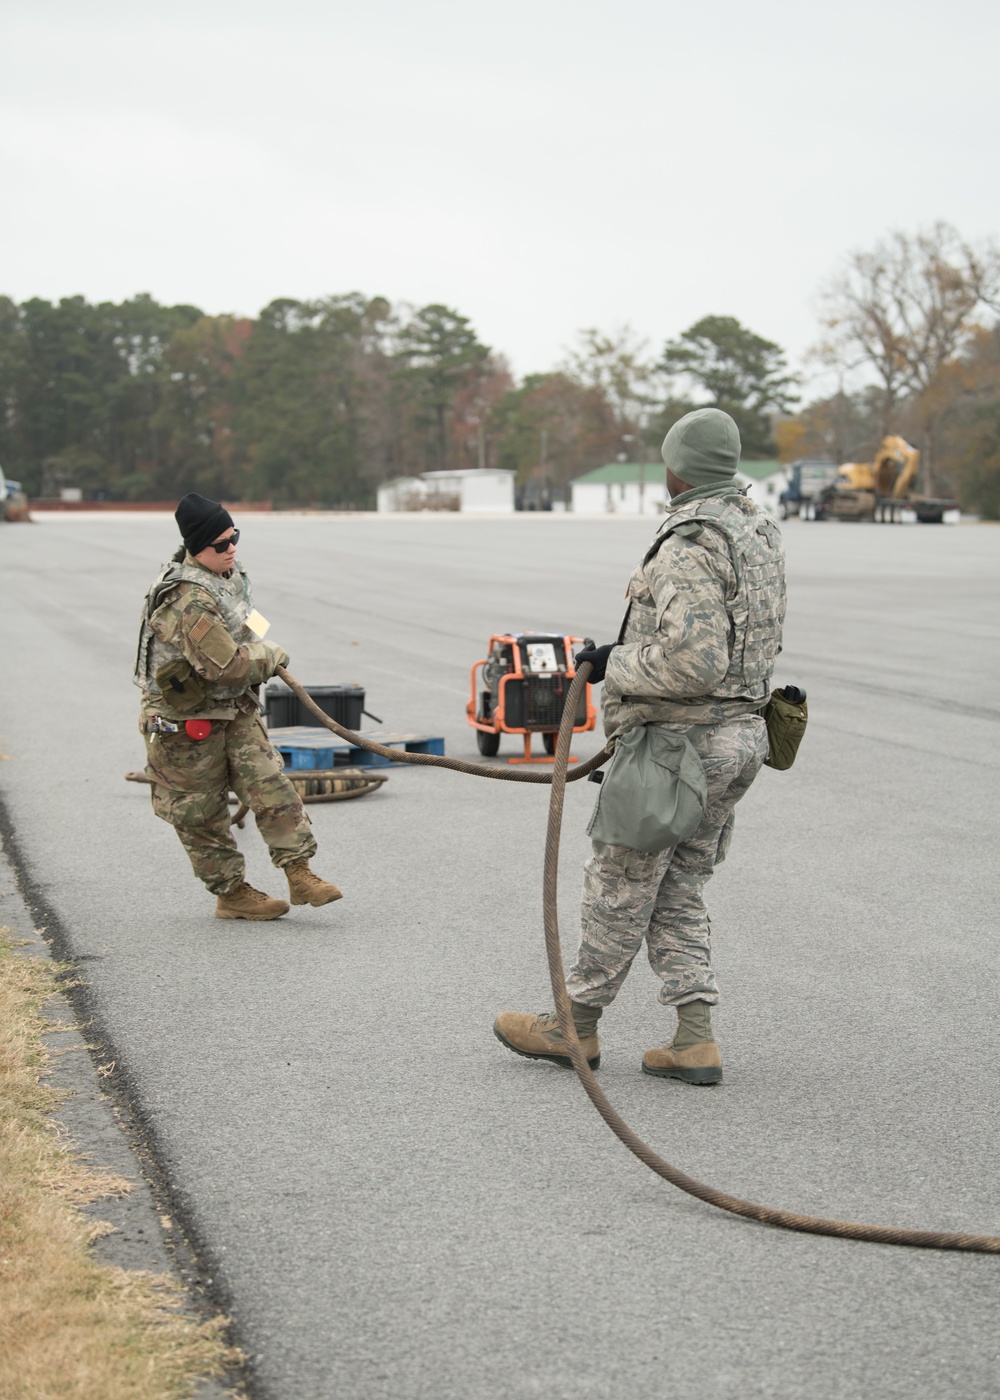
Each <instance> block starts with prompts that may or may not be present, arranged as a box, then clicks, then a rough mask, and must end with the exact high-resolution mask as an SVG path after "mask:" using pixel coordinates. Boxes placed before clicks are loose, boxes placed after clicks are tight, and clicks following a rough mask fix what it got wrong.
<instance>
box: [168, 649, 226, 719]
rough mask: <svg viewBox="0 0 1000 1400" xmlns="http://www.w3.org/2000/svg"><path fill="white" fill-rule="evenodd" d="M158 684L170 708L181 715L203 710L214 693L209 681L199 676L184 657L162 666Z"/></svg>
mask: <svg viewBox="0 0 1000 1400" xmlns="http://www.w3.org/2000/svg"><path fill="white" fill-rule="evenodd" d="M156 684H157V685H158V686H159V688H160V692H161V694H162V695H163V697H164V699H165V700H166V701H167V704H168V705H169V706H170V708H171V709H172V710H177V711H179V712H180V713H181V714H184V713H185V711H188V710H198V709H201V708H203V707H204V704H205V701H206V700H207V699H208V697H209V695H210V694H211V693H212V687H211V686H210V685H209V683H208V681H206V680H205V679H204V678H203V677H202V676H199V675H198V672H197V671H196V670H194V668H193V667H192V666H191V665H190V664H189V663H188V662H187V661H185V660H184V658H183V657H177V658H176V659H175V660H174V661H168V662H167V663H166V664H165V665H163V666H161V667H160V669H159V670H158V671H157V673H156Z"/></svg>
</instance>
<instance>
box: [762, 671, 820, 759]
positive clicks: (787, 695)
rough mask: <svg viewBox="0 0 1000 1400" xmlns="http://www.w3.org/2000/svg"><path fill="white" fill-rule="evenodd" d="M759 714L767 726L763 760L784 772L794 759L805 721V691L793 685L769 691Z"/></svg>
mask: <svg viewBox="0 0 1000 1400" xmlns="http://www.w3.org/2000/svg"><path fill="white" fill-rule="evenodd" d="M761 714H762V715H763V716H764V723H765V724H766V725H767V746H768V754H767V758H765V760H764V762H765V763H766V764H767V766H768V768H776V769H777V770H778V771H779V772H784V770H785V769H786V768H791V766H792V764H793V763H794V762H795V755H796V754H797V753H798V751H799V745H800V744H801V743H802V736H803V735H804V734H805V732H806V725H807V724H808V722H809V709H808V707H807V705H806V693H805V691H804V690H802V689H801V687H799V686H797V685H786V686H785V687H784V688H783V689H781V690H772V691H771V698H770V699H769V700H768V702H767V704H766V705H765V706H764V708H763V710H762V711H761Z"/></svg>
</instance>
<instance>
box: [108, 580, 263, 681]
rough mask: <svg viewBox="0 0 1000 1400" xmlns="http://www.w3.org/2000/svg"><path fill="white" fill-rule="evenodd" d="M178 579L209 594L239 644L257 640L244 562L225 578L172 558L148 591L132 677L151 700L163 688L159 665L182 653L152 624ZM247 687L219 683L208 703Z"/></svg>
mask: <svg viewBox="0 0 1000 1400" xmlns="http://www.w3.org/2000/svg"><path fill="white" fill-rule="evenodd" d="M179 583H193V584H196V585H197V586H198V587H199V588H201V589H203V590H204V591H205V592H206V593H208V594H209V595H210V597H211V599H212V602H213V603H214V604H215V606H216V607H217V608H218V610H219V612H220V613H221V614H222V620H223V622H224V623H225V625H226V631H227V632H228V633H229V635H230V636H231V637H232V639H233V641H234V642H235V643H236V645H237V646H242V645H243V644H244V643H245V642H251V641H255V640H256V638H255V637H254V634H253V633H252V632H251V631H250V630H249V628H248V627H247V626H246V625H245V624H246V620H247V618H248V617H249V616H250V613H251V612H252V611H253V598H252V597H251V594H250V580H249V578H247V575H246V573H245V571H244V569H243V567H242V565H241V564H239V563H235V564H234V565H233V568H232V570H231V572H230V575H229V577H228V578H225V577H224V576H223V575H222V574H213V573H212V572H211V570H210V569H202V568H200V567H199V566H198V565H195V564H188V563H187V562H183V563H177V562H176V561H175V560H171V562H170V563H169V564H168V565H167V566H166V568H165V569H164V570H163V572H162V573H161V574H160V576H159V578H158V579H157V580H156V582H155V583H154V584H153V585H152V587H151V588H150V589H149V592H148V593H147V594H146V600H145V602H144V604H143V609H142V618H141V626H140V631H139V646H138V650H137V653H136V658H135V672H134V674H133V677H132V679H133V681H134V682H135V684H136V685H137V686H139V687H140V689H141V690H142V692H143V694H144V695H145V697H146V698H147V699H149V700H154V701H155V700H159V699H160V698H161V694H162V692H161V691H160V689H159V687H158V686H157V684H156V673H157V672H158V671H159V669H160V667H161V666H164V665H166V664H167V662H169V661H175V660H177V658H178V657H182V656H183V653H182V652H181V650H180V648H179V647H175V646H173V645H172V644H171V643H169V642H164V641H161V639H160V638H159V637H158V636H157V635H156V633H155V632H154V631H153V629H152V627H151V626H150V619H151V618H152V616H153V614H154V613H155V612H156V610H157V608H159V607H160V606H161V604H162V603H163V602H164V601H165V599H166V597H167V595H168V594H169V593H170V592H171V591H172V590H173V589H175V588H176V587H177V585H178V584H179ZM246 689H247V687H246V685H237V686H228V687H227V686H219V687H218V688H217V689H215V690H213V691H212V693H211V695H210V696H209V697H208V700H207V702H206V703H208V704H213V705H215V704H224V703H225V702H226V701H229V700H235V699H236V698H237V697H238V696H240V695H243V694H244V693H245V691H246Z"/></svg>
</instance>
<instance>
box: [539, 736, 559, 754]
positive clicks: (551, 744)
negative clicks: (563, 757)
mask: <svg viewBox="0 0 1000 1400" xmlns="http://www.w3.org/2000/svg"><path fill="white" fill-rule="evenodd" d="M558 738H559V735H558V734H550V733H549V732H548V731H546V732H545V733H544V734H543V735H542V748H543V749H544V750H545V752H546V753H555V751H556V740H557V739H558Z"/></svg>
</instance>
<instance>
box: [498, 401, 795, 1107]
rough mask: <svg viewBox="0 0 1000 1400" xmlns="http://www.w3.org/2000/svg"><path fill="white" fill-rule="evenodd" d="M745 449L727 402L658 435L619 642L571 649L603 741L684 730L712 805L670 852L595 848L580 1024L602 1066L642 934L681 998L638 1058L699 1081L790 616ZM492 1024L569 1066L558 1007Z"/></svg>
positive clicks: (517, 1043)
mask: <svg viewBox="0 0 1000 1400" xmlns="http://www.w3.org/2000/svg"><path fill="white" fill-rule="evenodd" d="M739 452H740V442H739V432H738V430H737V427H736V424H735V423H734V422H733V420H732V418H730V417H729V415H728V414H726V413H722V412H721V411H720V410H718V409H712V408H707V409H698V410H697V411H696V412H694V413H689V414H687V415H685V417H683V418H681V419H680V421H679V422H677V423H675V424H674V426H673V427H672V428H671V430H670V432H669V433H668V434H667V436H666V439H665V441H664V443H663V459H664V462H665V463H666V466H667V487H668V490H669V492H670V498H671V499H670V506H669V509H668V511H667V515H666V519H665V520H664V522H663V524H662V525H661V527H660V529H659V531H658V532H657V535H656V538H655V539H654V541H653V545H652V547H651V548H650V549H649V550H648V551H647V553H646V555H645V557H644V559H643V561H642V563H641V564H640V565H639V566H638V568H636V570H635V572H634V573H633V574H632V577H631V580H630V582H629V588H628V598H629V607H628V612H627V613H626V616H625V621H624V623H623V624H622V631H621V634H620V637H619V641H618V642H613V643H611V644H610V645H608V646H603V647H597V648H594V649H593V650H591V651H585V652H581V653H580V654H579V655H578V656H577V658H576V660H577V664H579V663H581V662H583V661H590V662H591V663H592V665H593V668H594V670H593V674H592V675H591V680H592V681H599V680H602V679H603V681H604V696H603V704H602V714H603V720H604V729H605V733H606V734H607V736H608V738H609V739H614V738H615V736H616V735H620V734H623V733H624V732H625V731H626V730H628V729H632V728H633V727H634V726H636V725H644V724H656V725H660V726H662V727H664V728H666V729H671V730H675V731H678V732H681V733H685V734H687V735H688V737H689V738H690V740H691V742H692V744H693V745H694V748H695V749H696V751H697V753H698V755H699V757H700V759H701V763H702V766H703V769H704V772H705V778H706V785H707V797H708V800H707V805H706V808H705V813H704V817H703V818H702V821H701V824H700V826H699V827H698V829H697V830H696V831H695V833H694V835H692V836H690V837H688V838H687V839H686V840H684V841H681V842H680V843H679V844H678V845H676V846H672V847H670V848H668V849H667V850H663V851H654V852H646V851H638V850H632V849H630V848H629V847H627V846H612V845H606V844H603V843H601V842H599V841H595V842H594V843H593V852H592V854H591V856H590V859H589V860H588V861H587V863H586V866H585V873H584V885H583V907H582V933H581V939H580V947H579V950H578V952H577V955H576V961H575V962H574V964H573V967H572V968H571V969H570V973H569V976H568V978H567V986H568V989H569V994H570V999H571V1009H572V1013H573V1021H574V1025H575V1026H576V1029H577V1033H578V1034H579V1036H580V1040H581V1044H582V1046H583V1049H584V1053H585V1054H586V1055H587V1057H588V1060H589V1061H590V1064H591V1066H592V1067H596V1066H597V1065H598V1064H599V1063H600V1045H599V1042H598V1037H597V1022H598V1019H599V1018H600V1016H601V1014H602V1012H603V1009H604V1008H605V1007H606V1006H609V1005H610V1004H611V1002H612V1001H613V1000H614V998H615V996H616V995H617V993H618V990H619V988H620V987H621V985H622V983H623V982H624V980H625V977H626V975H627V973H628V970H629V968H630V967H631V965H632V960H633V959H634V957H635V955H636V953H637V952H638V951H639V949H640V948H641V947H642V945H643V943H645V944H646V953H647V956H648V958H649V962H650V966H651V967H652V969H653V971H654V972H655V973H656V974H657V976H658V977H659V978H660V980H661V983H662V986H661V989H660V1001H661V1002H662V1003H663V1005H664V1006H672V1007H676V1008H677V1013H678V1026H677V1031H676V1033H675V1035H674V1037H673V1039H672V1041H671V1042H670V1044H669V1045H666V1046H660V1047H657V1048H655V1049H652V1050H648V1051H647V1052H646V1054H645V1055H644V1056H643V1061H642V1068H643V1070H644V1071H645V1072H646V1073H647V1074H653V1075H657V1076H661V1077H665V1078H676V1079H682V1080H685V1081H687V1082H688V1083H694V1084H713V1083H717V1082H718V1081H719V1080H720V1079H721V1078H722V1058H721V1055H720V1053H719V1047H718V1045H717V1043H716V1041H715V1037H714V1034H713V1032H712V1023H711V1012H710V1007H711V1006H713V1005H714V1004H715V1003H716V1002H717V1001H718V999H719V992H718V986H717V984H716V980H715V974H714V972H713V971H712V961H711V937H710V925H709V918H708V914H707V912H706V910H705V904H704V901H703V899H702V891H703V889H704V886H705V883H706V882H707V881H708V879H709V878H710V877H711V874H712V871H713V869H714V867H715V866H716V865H718V864H719V862H720V861H722V860H724V859H725V856H726V852H727V851H728V849H729V843H730V841H731V839H732V834H733V823H734V819H735V812H734V809H735V807H736V804H737V802H739V800H740V798H741V797H742V796H743V795H744V793H746V791H747V789H748V788H749V787H750V784H751V783H752V782H753V780H754V778H755V777H756V776H757V774H758V773H759V771H760V769H761V766H762V764H763V762H764V760H765V758H766V757H767V751H768V748H767V729H766V726H765V724H764V720H763V719H762V718H761V714H760V710H761V707H762V705H763V704H764V703H765V701H766V700H767V698H768V696H769V694H770V684H771V671H772V668H773V666H774V662H775V658H776V657H777V655H778V652H779V651H780V650H781V629H782V624H783V622H784V616H785V573H784V550H783V546H782V542H781V536H780V533H779V531H778V528H777V526H776V525H775V523H774V522H773V521H772V520H771V518H770V517H769V516H768V515H767V514H766V513H765V512H763V511H761V510H759V509H758V507H757V506H756V505H755V504H754V503H753V502H752V501H751V500H749V499H748V498H747V497H746V496H745V495H743V494H742V492H741V491H740V490H739V488H738V487H737V485H736V481H735V473H736V468H737V465H738V463H739ZM494 1031H495V1033H496V1035H497V1037H498V1038H499V1039H500V1040H502V1041H503V1042H504V1044H505V1045H507V1046H509V1047H510V1049H512V1050H515V1051H517V1052H518V1054H521V1055H526V1056H528V1057H529V1058H533V1059H547V1060H554V1061H556V1062H557V1063H563V1064H568V1063H569V1059H568V1056H567V1054H566V1047H565V1043H564V1041H563V1038H562V1035H561V1033H560V1030H559V1025H558V1021H557V1019H556V1018H555V1016H554V1014H553V1013H551V1012H547V1013H543V1014H542V1015H540V1016H535V1015H530V1014H525V1013H521V1012H514V1011H505V1012H503V1013H502V1014H501V1015H500V1016H499V1017H498V1018H497V1021H496V1024H495V1026H494Z"/></svg>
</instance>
